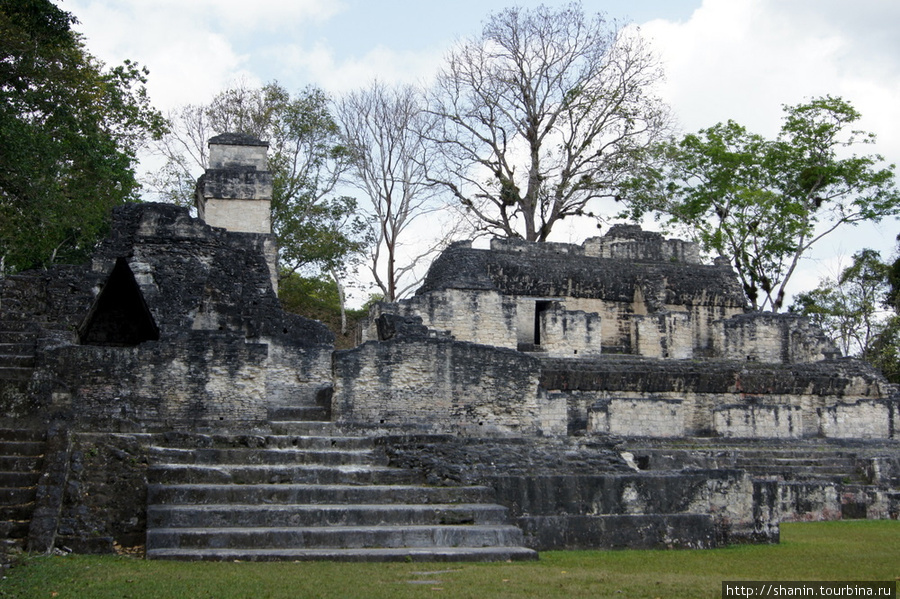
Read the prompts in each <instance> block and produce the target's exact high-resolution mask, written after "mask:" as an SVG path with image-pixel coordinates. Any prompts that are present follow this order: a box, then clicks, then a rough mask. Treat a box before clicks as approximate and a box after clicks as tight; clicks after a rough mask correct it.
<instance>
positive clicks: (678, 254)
mask: <svg viewBox="0 0 900 599" xmlns="http://www.w3.org/2000/svg"><path fill="white" fill-rule="evenodd" d="M582 247H583V248H584V254H585V255H586V256H595V257H597V258H612V259H615V260H640V261H645V262H646V261H653V262H685V263H688V264H700V263H701V262H700V246H699V245H697V244H696V243H692V242H689V241H682V240H680V239H664V238H663V236H662V235H660V234H659V233H654V232H651V231H643V230H641V228H640V226H638V225H613V227H612V228H611V229H610V231H609V233H607V234H606V236H604V237H592V238H590V239H588V240H586V241H585V242H584V243H583V244H582Z"/></svg>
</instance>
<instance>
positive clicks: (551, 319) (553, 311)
mask: <svg viewBox="0 0 900 599" xmlns="http://www.w3.org/2000/svg"><path fill="white" fill-rule="evenodd" d="M600 324H601V323H600V316H598V315H597V314H596V313H591V312H575V311H570V310H565V309H563V308H562V306H561V304H560V303H559V302H553V303H551V304H550V305H549V306H548V307H547V309H545V310H541V311H540V312H539V326H540V338H539V341H540V348H541V351H542V352H543V353H545V354H546V355H547V356H550V357H573V356H581V357H587V356H597V355H599V354H600V351H601V346H602V344H601V341H600V330H601V326H600Z"/></svg>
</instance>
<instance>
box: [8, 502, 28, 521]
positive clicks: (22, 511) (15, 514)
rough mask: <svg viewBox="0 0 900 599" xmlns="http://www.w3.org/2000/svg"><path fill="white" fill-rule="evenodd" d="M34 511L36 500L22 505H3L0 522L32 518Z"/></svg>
mask: <svg viewBox="0 0 900 599" xmlns="http://www.w3.org/2000/svg"><path fill="white" fill-rule="evenodd" d="M32 512H34V502H29V503H23V504H20V505H2V506H0V522H16V521H27V520H31V514H32Z"/></svg>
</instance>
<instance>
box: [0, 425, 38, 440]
mask: <svg viewBox="0 0 900 599" xmlns="http://www.w3.org/2000/svg"><path fill="white" fill-rule="evenodd" d="M46 437H47V433H46V432H45V431H43V430H39V429H30V428H0V441H35V442H42V441H44V439H45V438H46Z"/></svg>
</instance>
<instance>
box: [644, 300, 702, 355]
mask: <svg viewBox="0 0 900 599" xmlns="http://www.w3.org/2000/svg"><path fill="white" fill-rule="evenodd" d="M630 320H631V326H632V339H633V342H632V344H633V347H634V353H635V354H637V355H639V356H646V357H648V358H660V359H675V360H683V359H688V358H691V357H693V355H694V338H693V337H694V336H693V331H692V328H691V316H690V314H689V313H687V312H658V313H656V314H652V315H647V316H638V315H635V316H632V317H631V319H630Z"/></svg>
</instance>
